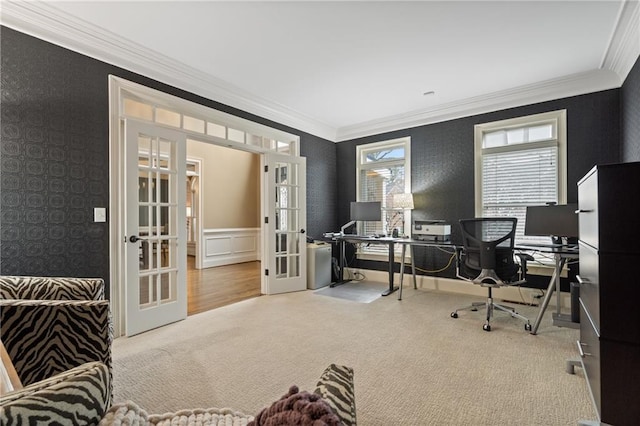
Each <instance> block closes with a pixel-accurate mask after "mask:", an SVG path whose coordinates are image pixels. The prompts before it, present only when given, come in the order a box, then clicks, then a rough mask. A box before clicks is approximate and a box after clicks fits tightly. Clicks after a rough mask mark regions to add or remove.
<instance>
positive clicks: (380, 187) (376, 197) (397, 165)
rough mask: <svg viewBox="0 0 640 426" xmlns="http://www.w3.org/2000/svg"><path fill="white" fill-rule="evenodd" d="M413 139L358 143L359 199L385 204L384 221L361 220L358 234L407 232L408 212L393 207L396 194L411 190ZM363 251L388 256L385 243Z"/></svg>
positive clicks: (382, 219)
mask: <svg viewBox="0 0 640 426" xmlns="http://www.w3.org/2000/svg"><path fill="white" fill-rule="evenodd" d="M410 141H411V140H410V138H402V139H395V140H391V141H385V142H377V143H372V144H366V145H360V146H358V148H357V158H358V162H357V172H356V173H357V175H356V176H357V186H358V193H357V200H356V201H380V202H381V205H382V214H381V221H379V222H377V221H376V222H360V223H358V224H357V232H358V234H360V235H372V234H379V233H387V232H389V233H390V232H391V230H392V229H393V228H398V229H399V231H400V232H403V231H404V230H403V229H402V223H403V218H404V216H403V215H404V212H398V211H396V210H392V208H393V194H403V193H405V192H409V191H410V189H411V182H410V179H409V178H408V176H410V172H409V165H410V164H411V163H410V157H409V153H410ZM405 220H406V218H405ZM405 223H407V222H405ZM409 223H410V222H409ZM360 253H367V254H384V255H386V254H387V253H388V249H387V247H386V246H385V245H381V244H371V245H369V246H367V247H361V249H360Z"/></svg>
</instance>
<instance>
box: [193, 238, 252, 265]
mask: <svg viewBox="0 0 640 426" xmlns="http://www.w3.org/2000/svg"><path fill="white" fill-rule="evenodd" d="M202 249H203V250H202V252H203V259H202V267H203V268H211V267H213V266H222V265H231V264H234V263H242V262H251V261H254V260H260V228H233V229H205V230H204V231H203V238H202Z"/></svg>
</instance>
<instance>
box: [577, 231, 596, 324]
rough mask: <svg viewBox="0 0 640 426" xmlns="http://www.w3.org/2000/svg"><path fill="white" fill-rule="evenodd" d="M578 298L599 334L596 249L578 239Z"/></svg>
mask: <svg viewBox="0 0 640 426" xmlns="http://www.w3.org/2000/svg"><path fill="white" fill-rule="evenodd" d="M579 245H580V298H581V299H582V303H584V306H585V308H586V309H587V311H588V312H589V316H590V317H591V320H592V321H593V324H594V326H595V328H596V331H597V332H598V334H600V285H599V281H600V279H599V271H598V269H599V258H598V250H596V249H595V248H593V247H591V246H589V245H587V244H584V243H583V242H582V241H579Z"/></svg>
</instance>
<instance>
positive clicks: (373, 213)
mask: <svg viewBox="0 0 640 426" xmlns="http://www.w3.org/2000/svg"><path fill="white" fill-rule="evenodd" d="M350 220H364V221H378V222H379V221H381V220H382V203H381V202H380V201H364V202H363V201H358V202H356V201H352V202H351V217H350Z"/></svg>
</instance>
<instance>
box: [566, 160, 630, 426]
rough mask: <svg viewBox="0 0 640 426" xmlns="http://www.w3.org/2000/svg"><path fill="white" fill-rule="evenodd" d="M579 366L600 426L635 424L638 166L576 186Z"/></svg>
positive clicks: (596, 174) (605, 172)
mask: <svg viewBox="0 0 640 426" xmlns="http://www.w3.org/2000/svg"><path fill="white" fill-rule="evenodd" d="M578 208H579V211H580V241H579V244H580V277H579V281H580V315H581V316H580V341H579V342H578V350H579V351H580V357H581V363H582V366H583V368H584V373H585V376H586V378H587V382H588V385H589V389H590V391H591V396H592V397H593V402H594V404H595V407H596V410H597V412H598V417H599V420H601V421H602V422H604V423H607V424H612V425H616V426H618V425H620V426H621V425H638V424H640V308H639V307H638V304H639V300H640V163H622V164H610V165H602V166H596V167H594V168H593V169H591V171H589V173H587V174H586V175H585V177H584V178H582V179H581V180H580V181H579V182H578Z"/></svg>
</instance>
